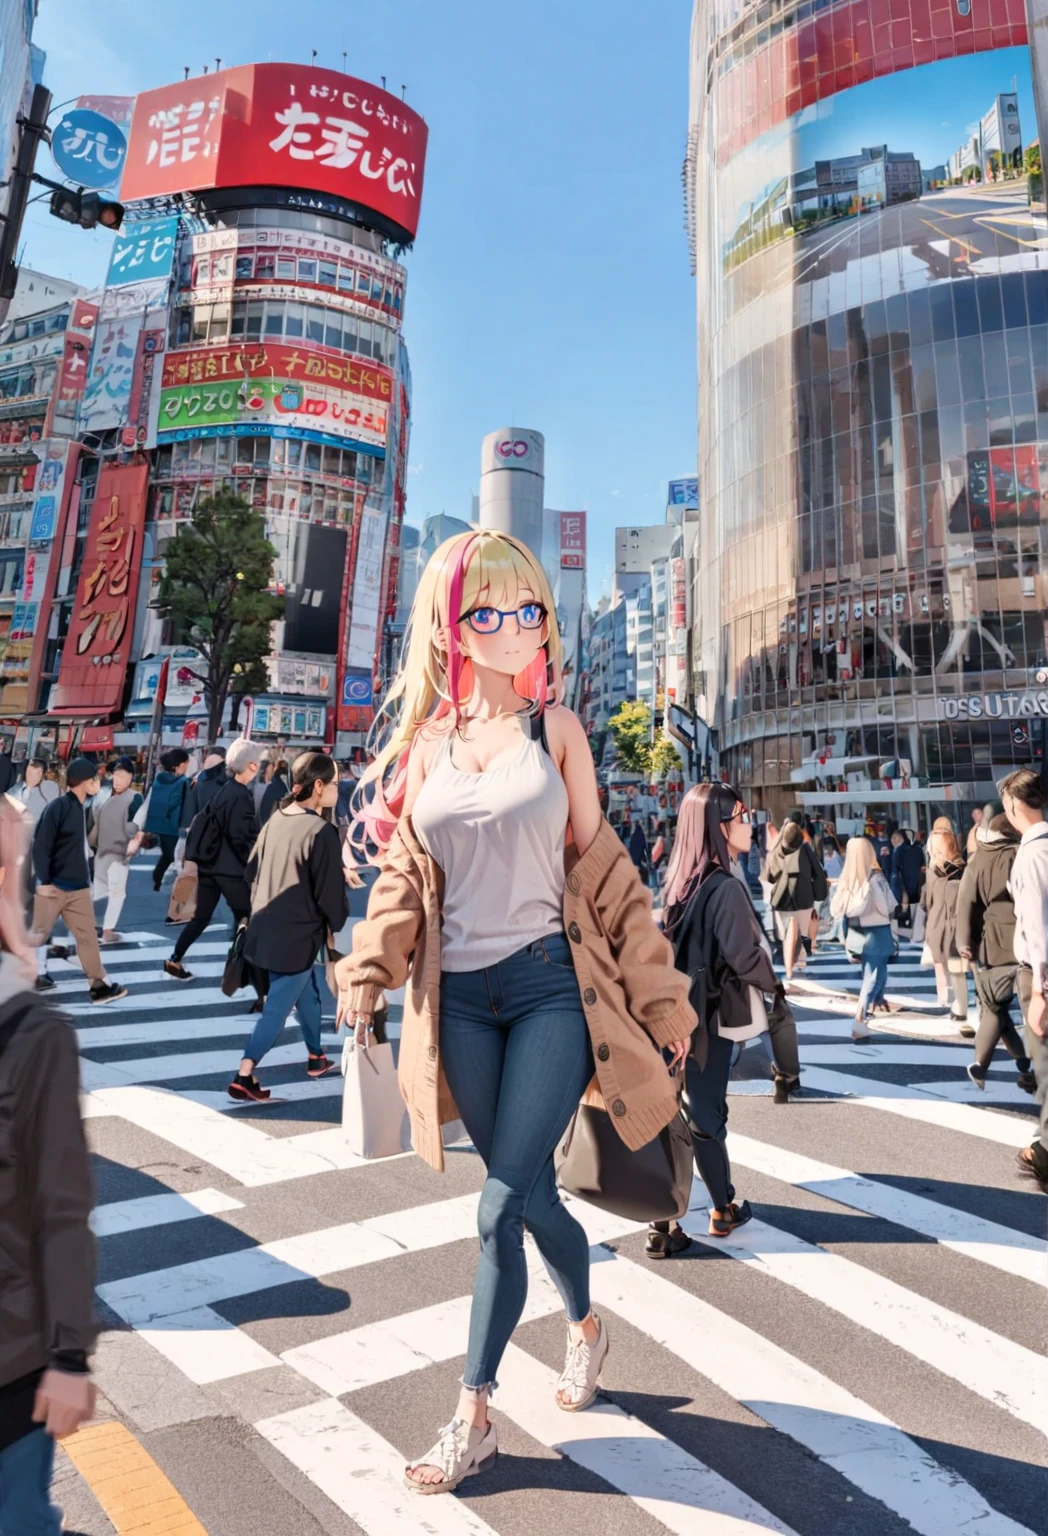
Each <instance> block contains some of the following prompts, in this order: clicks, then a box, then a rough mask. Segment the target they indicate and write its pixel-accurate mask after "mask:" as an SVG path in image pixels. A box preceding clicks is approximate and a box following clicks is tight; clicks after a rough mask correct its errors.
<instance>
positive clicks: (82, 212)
mask: <svg viewBox="0 0 1048 1536" xmlns="http://www.w3.org/2000/svg"><path fill="white" fill-rule="evenodd" d="M51 212H52V214H53V215H54V216H55V218H56V219H64V220H65V222H66V223H67V224H79V225H80V227H81V229H94V227H95V225H96V224H101V225H102V227H103V228H104V229H119V228H120V225H121V223H122V222H123V218H124V205H123V203H114V202H112V201H111V200H110V199H109V198H105V197H102V196H100V194H99V193H97V192H85V191H84V190H83V188H82V187H81V188H76V187H59V188H58V189H57V190H56V191H55V192H53V193H52V194H51Z"/></svg>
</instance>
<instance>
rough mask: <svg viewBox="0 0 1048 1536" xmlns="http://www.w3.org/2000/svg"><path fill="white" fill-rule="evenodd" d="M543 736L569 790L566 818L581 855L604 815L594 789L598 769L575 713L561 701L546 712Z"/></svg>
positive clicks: (594, 834)
mask: <svg viewBox="0 0 1048 1536" xmlns="http://www.w3.org/2000/svg"><path fill="white" fill-rule="evenodd" d="M546 739H547V741H548V742H549V750H550V756H551V757H552V759H553V762H554V764H555V765H556V767H557V769H558V770H559V772H560V776H561V778H562V779H563V780H564V788H565V789H566V790H567V792H568V821H569V823H570V825H571V835H572V838H573V840H574V843H575V846H576V848H577V849H578V850H579V853H580V854H583V853H585V852H586V849H587V848H588V847H589V846H590V844H591V843H592V842H593V839H594V838H595V837H596V835H597V833H598V832H599V831H600V824H601V821H602V820H603V815H602V813H601V809H600V794H599V792H598V790H597V770H596V768H595V767H594V766H593V753H592V752H591V751H590V745H589V738H588V737H587V735H586V732H585V730H584V729H583V727H582V722H581V721H580V720H579V718H578V716H577V715H575V714H573V713H572V711H571V710H570V709H568V708H567V706H566V705H564V704H559V705H557V707H556V708H555V709H548V710H547V711H546Z"/></svg>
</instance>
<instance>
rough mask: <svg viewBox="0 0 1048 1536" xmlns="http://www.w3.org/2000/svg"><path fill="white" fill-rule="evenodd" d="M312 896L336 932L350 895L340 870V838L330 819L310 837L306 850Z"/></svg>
mask: <svg viewBox="0 0 1048 1536" xmlns="http://www.w3.org/2000/svg"><path fill="white" fill-rule="evenodd" d="M309 878H310V881H311V882H312V886H313V900H314V901H315V902H316V904H317V907H318V908H319V910H320V913H321V916H322V917H323V919H324V922H325V923H326V925H327V927H328V930H329V931H330V932H331V933H333V934H334V933H339V932H340V931H341V930H342V929H343V928H344V927H345V925H346V919H347V918H348V917H349V898H348V897H347V895H346V881H345V877H344V875H343V873H342V840H341V838H340V837H339V835H338V832H337V831H336V830H335V828H334V827H333V826H332V825H331V823H330V822H325V823H324V825H323V826H322V827H321V829H320V831H319V832H318V833H317V835H316V837H315V838H314V839H313V847H312V848H311V849H310V854H309Z"/></svg>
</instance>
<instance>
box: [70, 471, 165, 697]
mask: <svg viewBox="0 0 1048 1536" xmlns="http://www.w3.org/2000/svg"><path fill="white" fill-rule="evenodd" d="M148 484H149V464H148V462H147V461H146V460H145V459H143V460H141V461H140V462H138V463H135V464H110V463H107V464H105V465H104V466H103V468H102V470H101V471H100V473H99V476H98V488H97V490H96V492H95V500H94V506H93V507H92V510H91V524H90V527H89V528H88V532H87V545H86V548H85V550H84V562H83V565H82V567H81V570H80V579H79V581H78V583H77V589H76V602H75V603H74V605H73V617H72V621H71V623H70V625H69V633H68V634H67V635H66V638H65V644H64V646H63V648H62V664H61V667H60V669H59V674H58V681H57V682H56V684H55V686H54V689H53V691H52V693H51V700H50V707H51V708H52V709H54V710H59V711H60V710H63V709H69V708H74V709H76V710H77V711H83V710H84V709H85V707H90V708H91V709H92V710H93V711H97V713H98V714H100V715H103V714H109V713H111V712H112V711H114V710H116V709H118V708H119V707H120V703H121V700H122V698H123V692H124V680H125V676H126V673H127V665H128V661H129V660H130V649H131V637H132V634H133V632H134V627H135V601H136V597H137V594H138V576H139V571H140V569H141V565H142V533H143V529H144V526H145V518H146V490H147V487H148Z"/></svg>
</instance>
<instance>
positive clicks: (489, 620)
mask: <svg viewBox="0 0 1048 1536" xmlns="http://www.w3.org/2000/svg"><path fill="white" fill-rule="evenodd" d="M503 619H516V621H517V625H518V627H519V628H520V629H541V628H542V626H543V624H544V623H545V621H546V610H545V608H544V607H543V606H542V604H541V603H521V605H520V607H519V608H489V607H487V606H482V607H480V608H473V609H471V610H470V612H469V613H464V614H463V615H462V618H461V619H460V621H459V622H460V623H462V624H468V625H469V627H470V629H471V630H472V631H473V633H474V634H475V635H497V634H498V632H499V630H500V629H501V628H502V621H503Z"/></svg>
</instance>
